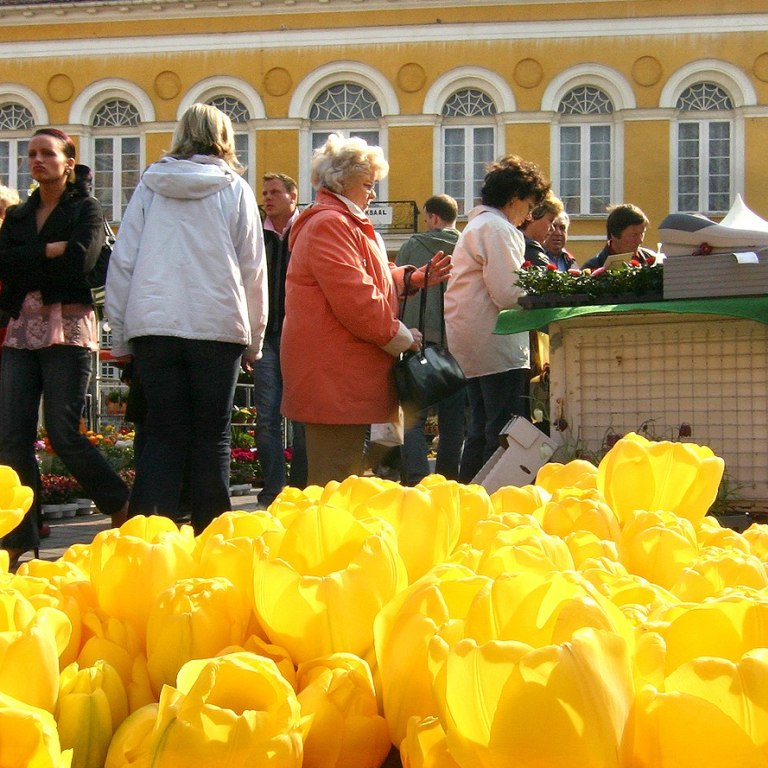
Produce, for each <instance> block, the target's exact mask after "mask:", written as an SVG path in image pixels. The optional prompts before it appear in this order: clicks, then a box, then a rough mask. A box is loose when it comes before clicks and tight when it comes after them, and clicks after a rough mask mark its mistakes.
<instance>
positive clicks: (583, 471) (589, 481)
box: [535, 459, 597, 493]
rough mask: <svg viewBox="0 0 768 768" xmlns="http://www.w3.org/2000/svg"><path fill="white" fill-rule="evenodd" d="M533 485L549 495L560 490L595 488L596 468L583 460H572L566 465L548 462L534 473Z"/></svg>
mask: <svg viewBox="0 0 768 768" xmlns="http://www.w3.org/2000/svg"><path fill="white" fill-rule="evenodd" d="M535 484H536V485H538V486H540V487H541V488H544V490H546V491H548V492H549V493H554V492H555V491H557V490H560V489H561V488H581V489H584V490H586V489H590V488H596V487H597V467H596V466H595V465H594V464H592V463H591V462H589V461H584V459H574V460H573V461H569V462H568V463H567V464H558V463H557V462H556V461H550V462H547V463H546V464H545V465H544V466H543V467H541V469H539V471H538V472H537V473H536V481H535Z"/></svg>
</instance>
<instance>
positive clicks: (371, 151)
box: [311, 133, 389, 195]
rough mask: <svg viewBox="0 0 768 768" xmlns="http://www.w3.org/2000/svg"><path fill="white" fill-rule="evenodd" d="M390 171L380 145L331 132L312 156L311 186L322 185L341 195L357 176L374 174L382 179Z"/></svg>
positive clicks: (319, 186) (317, 186)
mask: <svg viewBox="0 0 768 768" xmlns="http://www.w3.org/2000/svg"><path fill="white" fill-rule="evenodd" d="M387 173H389V163H388V162H387V160H386V158H385V157H384V151H383V150H382V148H381V147H376V146H372V145H370V144H368V143H367V142H365V141H364V140H363V139H360V138H357V137H356V136H353V137H352V138H349V139H347V138H344V136H342V135H341V134H340V133H332V134H331V135H330V136H329V137H328V141H326V142H325V144H323V146H322V147H320V148H319V149H316V150H315V152H314V154H313V155H312V177H311V178H312V186H313V187H314V188H315V189H320V188H321V187H324V188H325V189H329V190H330V191H331V192H336V193H337V194H340V195H343V194H344V191H345V190H347V189H349V188H350V187H352V186H354V185H355V184H356V183H357V181H358V180H359V179H360V178H363V177H370V176H373V177H374V178H375V179H376V180H379V179H383V178H384V177H385V176H386V175H387Z"/></svg>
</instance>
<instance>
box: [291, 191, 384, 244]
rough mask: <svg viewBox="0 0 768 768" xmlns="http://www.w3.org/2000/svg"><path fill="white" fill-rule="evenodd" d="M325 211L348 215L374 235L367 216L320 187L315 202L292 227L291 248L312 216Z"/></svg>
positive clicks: (301, 214) (300, 215)
mask: <svg viewBox="0 0 768 768" xmlns="http://www.w3.org/2000/svg"><path fill="white" fill-rule="evenodd" d="M325 211H334V212H336V213H341V214H343V215H345V216H348V217H349V218H350V220H352V221H354V222H357V225H358V226H359V227H362V228H363V229H367V230H369V231H370V234H371V235H372V236H373V232H374V230H373V225H372V224H371V222H370V221H369V219H368V217H367V216H358V215H357V214H355V213H353V212H352V211H351V210H350V209H349V208H348V207H347V206H346V204H345V203H344V201H343V200H341V199H340V198H339V197H337V196H336V195H334V194H333V192H329V191H328V190H326V189H319V190H318V191H317V197H316V199H315V202H314V203H313V204H312V205H310V206H309V207H308V208H305V209H304V210H303V211H302V212H301V213H300V214H299V218H298V219H296V221H295V222H294V223H293V226H292V227H291V234H290V236H289V241H288V248H289V249H290V250H293V244H294V243H295V242H296V238H297V237H298V236H299V233H300V232H301V231H302V230H303V229H304V227H305V226H306V225H307V223H308V222H309V221H311V219H312V217H313V216H317V214H318V213H323V212H325Z"/></svg>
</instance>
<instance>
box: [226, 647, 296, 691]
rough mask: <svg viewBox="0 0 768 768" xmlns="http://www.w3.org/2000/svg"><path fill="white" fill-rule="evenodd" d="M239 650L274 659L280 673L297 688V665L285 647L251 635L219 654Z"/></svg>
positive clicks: (292, 686)
mask: <svg viewBox="0 0 768 768" xmlns="http://www.w3.org/2000/svg"><path fill="white" fill-rule="evenodd" d="M238 651H248V653H255V654H256V655H257V656H264V657H265V658H267V659H272V661H274V662H275V664H276V665H277V668H278V670H279V671H280V674H281V675H282V676H283V677H284V678H285V679H286V680H287V681H288V682H289V683H290V684H291V688H293V689H294V690H296V667H295V666H294V664H293V659H291V656H290V654H289V653H288V651H286V650H285V648H281V647H280V646H279V645H274V644H272V643H269V642H267V641H266V640H264V639H262V638H261V637H259V636H258V635H251V636H250V637H249V638H248V639H247V640H246V641H245V642H244V643H243V644H242V646H239V647H238V646H229V647H228V648H224V649H223V650H222V651H220V652H219V653H218V654H217V655H219V656H226V655H227V654H228V653H237V652H238Z"/></svg>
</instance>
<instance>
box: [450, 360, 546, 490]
mask: <svg viewBox="0 0 768 768" xmlns="http://www.w3.org/2000/svg"><path fill="white" fill-rule="evenodd" d="M530 375H531V372H530V370H529V369H528V368H515V369H513V370H510V371H502V372H501V373H491V374H489V375H487V376H478V377H477V378H474V379H470V380H469V386H468V387H467V397H468V399H469V426H468V427H467V439H466V441H465V442H464V453H463V454H462V457H461V469H460V470H459V482H460V483H470V482H472V478H474V476H475V475H476V474H477V473H478V472H479V471H480V470H481V469H482V468H483V465H484V464H485V463H486V462H487V461H488V459H490V458H491V456H493V454H494V452H495V451H496V449H497V448H498V447H499V433H500V432H501V430H502V429H503V428H504V426H505V425H506V423H507V422H508V421H509V420H510V419H511V418H512V417H513V416H525V417H526V418H528V413H529V411H530V398H529V392H528V380H529V377H530Z"/></svg>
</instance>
